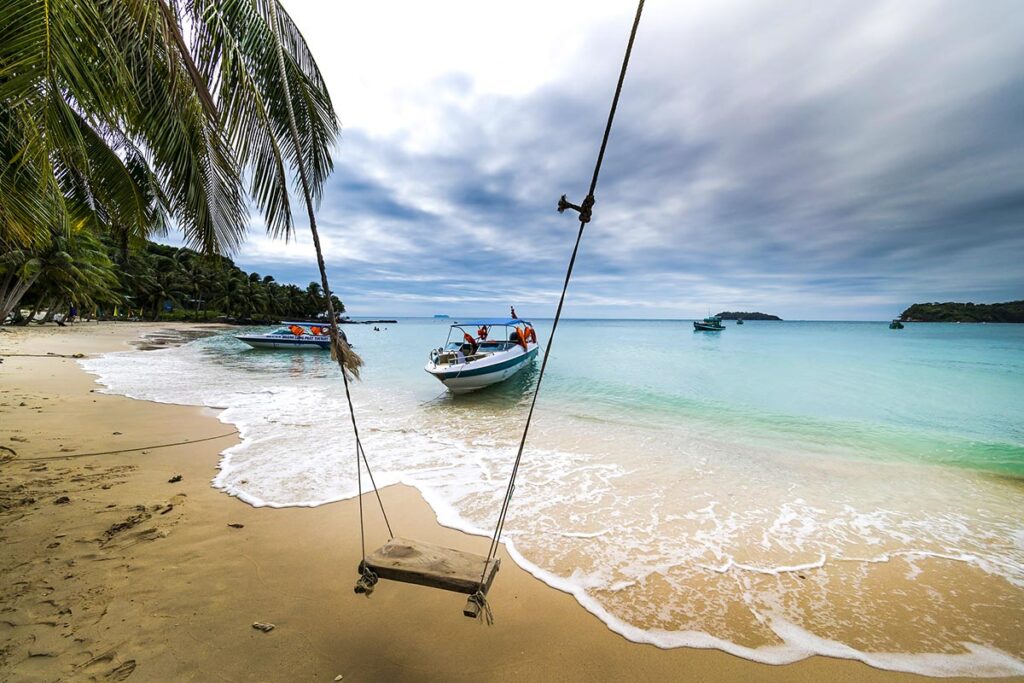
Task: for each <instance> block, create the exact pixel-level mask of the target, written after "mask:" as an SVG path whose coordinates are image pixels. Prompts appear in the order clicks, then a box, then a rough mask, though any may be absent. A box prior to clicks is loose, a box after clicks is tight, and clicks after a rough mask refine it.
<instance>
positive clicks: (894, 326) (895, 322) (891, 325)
mask: <svg viewBox="0 0 1024 683" xmlns="http://www.w3.org/2000/svg"><path fill="white" fill-rule="evenodd" d="M889 329H890V330H902V329H903V323H901V322H900V320H899V318H897V319H896V320H893V321H892V322H891V323H889Z"/></svg>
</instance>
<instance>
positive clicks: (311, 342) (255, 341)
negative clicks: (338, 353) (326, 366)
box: [235, 335, 331, 351]
mask: <svg viewBox="0 0 1024 683" xmlns="http://www.w3.org/2000/svg"><path fill="white" fill-rule="evenodd" d="M235 339H237V340H238V341H242V342H245V343H246V344H248V345H249V346H251V347H253V348H254V349H289V350H291V351H329V350H330V348H331V341H330V337H327V336H326V335H321V336H319V337H313V336H310V337H309V338H302V337H296V338H294V339H289V338H287V337H269V336H262V335H251V336H250V335H235Z"/></svg>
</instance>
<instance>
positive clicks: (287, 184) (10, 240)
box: [0, 0, 338, 321]
mask: <svg viewBox="0 0 1024 683" xmlns="http://www.w3.org/2000/svg"><path fill="white" fill-rule="evenodd" d="M337 132H338V124H337V118H336V115H335V112H334V108H333V105H332V103H331V99H330V96H329V94H328V92H327V88H326V85H325V83H324V81H323V78H322V76H321V74H320V70H319V68H318V67H317V64H316V62H315V60H314V59H313V56H312V54H311V53H310V51H309V48H308V46H307V45H306V42H305V40H304V39H303V37H302V35H301V33H300V32H299V30H298V28H297V26H296V25H295V24H294V22H293V21H292V20H291V18H290V16H289V15H288V13H287V12H286V11H285V10H284V8H283V7H282V6H281V5H280V3H279V2H278V1H277V0H230V1H219V0H123V1H120V2H107V1H105V0H79V1H77V2H65V3H55V2H47V1H46V0H0V164H2V165H0V254H2V255H3V258H2V260H0V321H3V320H4V319H6V318H7V316H8V314H9V313H10V312H12V311H15V310H18V308H19V306H20V304H21V301H22V298H23V297H24V296H25V295H27V294H28V293H29V292H30V291H32V292H35V293H36V294H37V295H36V297H35V304H38V303H39V302H40V301H43V304H42V305H47V304H48V303H49V302H50V301H54V300H59V299H61V298H62V297H64V298H65V299H66V300H68V301H72V302H75V303H77V304H78V305H79V306H87V305H91V304H98V303H101V302H106V303H109V304H112V303H114V301H116V299H117V295H118V292H115V291H113V289H112V288H111V286H110V285H111V282H112V281H111V279H110V271H111V270H112V268H108V267H106V264H104V263H102V261H101V260H97V259H98V253H99V252H98V251H97V250H96V248H95V247H96V244H98V243H99V241H102V242H103V243H104V244H107V245H113V247H114V249H115V252H116V253H115V254H114V256H116V259H115V261H116V265H117V266H118V267H117V268H116V270H117V271H118V272H117V273H116V277H117V279H118V282H119V283H120V289H121V291H120V295H121V296H126V297H131V298H132V299H131V302H132V303H134V304H135V306H136V307H137V308H147V309H149V310H153V309H158V310H157V313H156V314H155V315H159V309H161V308H164V307H165V304H166V303H167V302H170V304H171V307H172V308H173V307H174V306H175V305H176V304H177V305H184V302H185V301H186V300H188V301H196V300H200V299H202V298H203V297H202V296H200V294H201V293H202V292H206V291H207V290H206V289H204V288H205V287H206V285H205V284H203V280H202V278H203V277H207V276H208V274H207V273H205V271H204V270H203V269H202V268H201V267H200V266H199V265H196V264H192V266H188V265H185V266H184V267H183V268H181V269H179V268H178V267H177V266H175V267H174V268H171V267H170V265H169V264H170V261H168V260H161V259H165V258H166V259H170V260H174V258H175V256H165V255H162V254H157V253H155V252H153V251H152V250H151V248H150V247H149V246H148V242H147V239H148V238H150V237H152V236H155V235H160V234H163V232H164V231H165V230H166V229H167V228H168V227H169V226H174V227H175V228H177V229H178V230H180V232H181V234H182V235H183V238H184V241H185V244H186V246H188V247H190V248H191V250H192V251H194V252H197V253H199V254H202V255H204V256H207V257H210V256H215V255H223V254H230V253H232V252H233V251H234V250H235V249H236V248H237V247H238V246H239V244H240V243H241V242H242V240H243V239H244V237H245V233H246V229H247V224H248V211H247V206H248V205H249V204H250V203H251V205H252V206H254V207H256V208H257V209H258V210H259V211H260V212H261V213H262V219H263V224H264V225H265V226H266V229H267V231H268V232H269V234H271V235H272V236H275V237H280V238H285V239H287V238H290V237H291V236H292V235H293V234H294V231H295V222H294V218H293V212H294V211H296V210H298V209H300V208H304V209H305V210H306V215H307V216H308V218H309V223H310V229H311V230H312V231H313V237H314V246H315V248H316V250H317V260H318V266H319V269H320V275H321V283H320V285H319V286H320V287H321V288H322V290H324V291H329V289H330V288H329V286H328V283H327V274H326V269H325V266H324V261H323V255H322V253H321V251H320V244H319V238H318V235H317V234H316V217H315V208H316V205H317V203H318V202H319V200H320V197H321V193H322V189H323V183H324V181H325V180H326V179H327V177H328V175H329V174H330V172H331V170H332V167H333V165H332V159H331V154H330V152H331V148H332V146H333V144H334V140H335V139H336V137H337ZM293 190H294V191H297V192H298V193H299V194H300V195H301V202H300V203H299V206H293V200H292V195H291V192H292V191H293ZM69 246H73V249H72V250H69V249H68V247H69ZM93 252H95V254H94V253H93ZM132 252H134V255H133V254H132ZM76 253H77V254H79V255H78V256H75V254H76ZM65 255H66V257H65ZM94 256H95V258H94ZM177 256H178V257H180V258H181V260H182V261H187V260H189V259H191V258H192V257H191V256H187V255H181V254H178V255H177ZM106 257H107V258H108V259H110V258H111V254H110V251H109V249H108V250H106ZM54 259H57V260H54ZM59 259H64V261H63V262H64V263H65V265H66V269H65V273H64V275H67V276H68V277H67V278H65V279H64V280H63V281H61V282H58V279H59V278H58V277H57V274H56V273H53V269H52V268H49V266H48V265H47V264H53V263H57V262H58V261H59ZM179 265H181V264H179ZM190 268H191V270H190ZM76 269H77V270H76ZM227 270H228V271H230V269H227ZM101 271H103V272H104V274H103V275H102V276H101V275H100V272H101ZM183 273H184V274H183ZM72 275H83V276H85V275H88V276H89V277H83V278H81V279H78V280H77V282H78V284H77V286H76V285H74V284H73V283H72V282H70V280H71V279H74V278H73V277H72ZM214 279H215V280H216V288H215V289H216V292H217V293H216V294H215V295H213V296H215V297H216V298H217V301H218V302H219V305H221V306H223V307H225V308H224V310H231V311H238V312H245V313H246V314H249V313H254V312H257V311H265V310H272V309H273V306H274V305H277V303H280V302H281V300H283V297H284V295H281V294H280V293H277V296H278V300H277V301H276V302H275V303H274V304H272V303H271V299H272V296H271V290H272V289H273V288H272V287H270V286H269V283H263V282H262V281H260V282H248V280H246V281H244V282H243V281H242V279H241V278H237V277H236V278H235V280H229V281H228V282H222V281H221V280H220V279H217V278H214ZM236 280H237V281H236ZM44 287H45V288H48V289H45V292H46V294H45V296H44V295H43V294H42V292H43V290H44ZM210 287H213V285H212V284H211V285H210ZM68 288H70V290H69V289H68ZM71 290H73V291H71ZM210 291H213V290H212V289H211V290H210ZM40 296H43V299H40V298H39V297H40ZM46 296H49V297H51V299H49V300H47V299H46V298H45V297H46ZM207 298H209V297H207ZM324 304H325V306H326V308H328V309H330V308H332V304H333V300H332V298H330V297H324Z"/></svg>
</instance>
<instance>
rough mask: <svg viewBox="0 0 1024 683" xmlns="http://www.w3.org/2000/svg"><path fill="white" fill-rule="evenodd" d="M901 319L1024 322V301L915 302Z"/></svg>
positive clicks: (916, 320) (921, 321)
mask: <svg viewBox="0 0 1024 683" xmlns="http://www.w3.org/2000/svg"><path fill="white" fill-rule="evenodd" d="M900 320H902V321H903V322H912V323H1024V301H1007V302H1005V303H1001V304H975V303H971V302H967V303H956V302H953V301H947V302H945V303H941V304H940V303H937V302H936V303H929V304H914V305H913V306H911V307H910V308H908V309H907V310H905V311H903V313H901V314H900Z"/></svg>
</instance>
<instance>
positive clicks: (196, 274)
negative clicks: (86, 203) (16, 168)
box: [11, 233, 345, 325]
mask: <svg viewBox="0 0 1024 683" xmlns="http://www.w3.org/2000/svg"><path fill="white" fill-rule="evenodd" d="M76 237H78V239H75V240H71V241H65V240H62V241H61V242H60V244H59V246H60V247H63V248H62V249H56V248H51V249H49V250H46V251H45V252H43V253H42V254H41V255H40V256H41V258H39V259H38V266H37V267H38V276H37V277H36V278H35V280H34V282H33V283H32V285H31V286H30V287H29V288H28V289H27V291H26V292H25V294H24V296H23V297H22V300H21V304H20V305H19V306H18V308H17V309H16V310H15V311H13V312H12V319H11V322H12V323H13V324H16V325H18V324H21V325H25V324H28V323H29V322H31V321H33V320H36V321H38V322H49V321H50V320H53V319H54V317H55V315H58V314H59V315H61V316H64V317H66V316H67V315H69V314H70V313H71V312H72V311H74V312H76V313H77V314H78V315H79V316H80V317H88V318H96V319H111V318H115V317H116V318H134V319H146V320H160V319H164V320H166V319H175V320H228V321H234V322H267V321H272V320H281V319H289V318H295V319H310V318H317V317H320V316H323V315H324V312H325V311H326V310H327V302H326V299H325V298H324V293H323V288H322V287H321V286H320V285H319V284H318V283H316V282H310V283H309V285H308V286H307V287H305V288H302V287H299V286H298V285H294V284H285V283H280V282H277V281H276V280H275V279H274V276H273V275H265V276H261V275H260V274H259V273H247V272H246V271H244V270H242V269H241V268H239V267H238V266H236V265H235V264H234V262H233V261H232V260H231V259H230V258H227V257H225V256H219V255H204V254H202V253H200V252H197V251H195V250H194V249H189V248H187V247H180V248H178V247H171V246H167V245H164V244H157V243H155V242H148V243H146V244H145V246H143V247H141V248H138V249H134V250H131V251H129V252H128V253H126V254H120V253H118V250H117V249H114V248H112V247H111V246H109V245H107V244H105V243H104V241H103V240H96V239H95V238H94V237H93V236H92V235H91V234H89V233H85V234H84V235H81V236H76ZM332 297H333V300H334V301H333V303H334V310H335V312H338V313H340V312H344V310H345V307H344V305H343V304H342V302H341V301H340V300H339V299H338V298H337V297H336V296H333V295H332ZM57 319H58V320H60V318H59V317H58V318H57Z"/></svg>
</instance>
